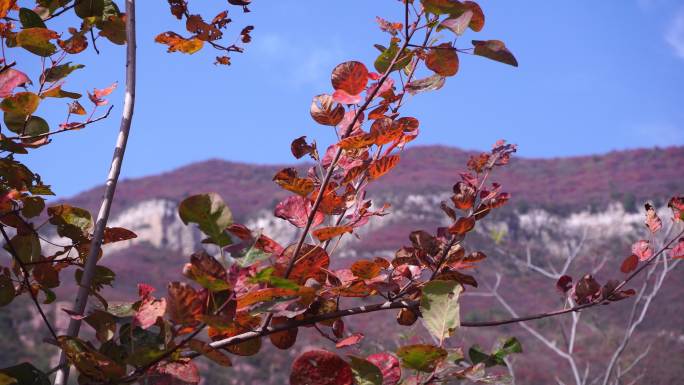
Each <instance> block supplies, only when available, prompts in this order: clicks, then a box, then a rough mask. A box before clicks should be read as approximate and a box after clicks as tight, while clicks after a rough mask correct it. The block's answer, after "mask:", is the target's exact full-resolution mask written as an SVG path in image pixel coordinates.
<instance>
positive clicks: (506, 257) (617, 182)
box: [65, 146, 684, 384]
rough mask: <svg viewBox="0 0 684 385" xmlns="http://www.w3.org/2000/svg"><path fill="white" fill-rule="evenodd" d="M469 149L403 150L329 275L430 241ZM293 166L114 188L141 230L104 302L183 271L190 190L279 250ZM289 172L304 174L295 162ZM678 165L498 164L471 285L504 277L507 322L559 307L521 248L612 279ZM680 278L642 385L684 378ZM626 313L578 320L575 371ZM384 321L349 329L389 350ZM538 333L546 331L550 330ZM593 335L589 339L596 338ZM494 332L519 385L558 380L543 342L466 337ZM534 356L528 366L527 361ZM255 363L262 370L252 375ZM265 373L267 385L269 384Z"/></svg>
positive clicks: (619, 158) (122, 218)
mask: <svg viewBox="0 0 684 385" xmlns="http://www.w3.org/2000/svg"><path fill="white" fill-rule="evenodd" d="M473 154H474V153H473V152H469V151H462V150H459V149H455V148H449V147H443V146H423V147H413V148H410V149H408V150H406V151H404V152H403V153H402V154H401V156H402V161H401V162H400V164H399V166H397V167H396V168H395V169H394V170H392V172H391V173H389V174H388V175H386V176H384V177H382V178H381V179H379V180H378V181H377V182H375V183H374V184H373V185H371V187H370V188H369V190H368V195H367V197H368V198H370V199H372V200H373V202H374V203H375V204H379V205H382V204H383V203H389V204H390V205H391V207H390V212H391V215H388V216H386V217H382V218H377V219H373V220H372V221H371V223H369V225H368V226H366V227H365V228H364V229H363V230H362V231H360V232H359V233H358V234H356V235H357V238H355V237H349V236H348V237H346V238H345V239H344V241H343V242H341V244H340V246H339V248H338V250H339V251H338V252H337V254H336V257H335V260H336V261H337V262H336V263H337V266H339V265H342V264H345V265H346V264H348V263H349V260H350V259H353V258H358V257H362V256H365V257H368V256H376V255H380V256H385V257H389V258H391V256H392V255H393V252H394V251H395V250H397V249H398V248H399V247H401V246H402V245H406V244H409V241H408V235H409V234H410V232H411V231H413V230H416V229H424V230H427V231H429V232H434V230H435V229H436V227H438V226H440V225H444V224H445V223H446V221H445V216H444V214H443V213H442V211H441V210H440V208H439V202H440V201H441V200H443V199H445V198H447V197H448V196H449V194H450V191H451V186H452V185H453V184H454V183H455V182H456V181H457V180H458V179H459V172H461V171H463V170H464V169H465V164H466V162H467V160H468V158H469V157H470V156H471V155H473ZM291 166H292V165H250V164H244V163H235V162H228V161H223V160H216V159H215V160H208V161H205V162H200V163H194V164H191V165H188V166H185V167H181V168H179V169H176V170H173V171H170V172H167V173H163V174H159V175H154V176H148V177H143V178H136V179H129V180H123V181H121V182H120V183H119V186H118V188H117V195H116V199H115V201H114V206H113V210H112V216H111V218H112V219H111V221H110V225H111V226H123V227H126V228H129V229H131V230H133V231H134V232H135V233H137V234H138V238H136V239H134V240H131V241H127V242H121V243H118V244H115V245H111V246H107V247H106V248H105V259H104V264H105V265H107V266H109V267H111V268H112V269H113V270H114V271H115V272H116V273H117V283H116V284H115V287H114V289H113V290H110V294H111V295H112V296H113V297H115V298H119V299H125V298H128V299H130V298H131V297H132V296H134V295H135V293H134V290H135V285H136V284H137V283H138V282H146V283H150V284H152V285H153V286H156V287H158V288H160V289H161V288H164V287H165V284H166V282H168V281H171V280H180V279H182V277H181V274H180V270H181V267H182V264H183V263H184V262H185V261H186V260H187V257H188V255H189V254H190V253H192V252H193V251H195V250H197V249H198V248H201V247H202V244H201V243H200V240H201V236H200V234H199V233H198V232H197V230H195V229H194V228H193V227H187V226H184V225H183V224H182V222H181V221H180V219H179V218H178V215H177V204H178V202H180V201H181V200H182V199H183V198H185V197H187V196H188V195H191V194H196V193H203V192H209V191H215V192H218V193H219V194H220V195H221V196H222V197H223V198H224V200H225V201H226V202H227V203H228V205H229V206H230V208H231V210H232V211H233V214H234V217H235V218H236V221H238V222H240V223H244V224H245V225H247V226H248V227H250V228H251V229H259V228H261V229H263V231H264V233H265V234H267V235H269V236H271V237H272V238H274V239H276V240H277V241H279V242H280V243H281V244H284V245H286V244H289V243H291V242H292V241H293V239H294V236H295V235H296V234H293V232H292V228H291V227H290V226H289V225H288V224H287V222H285V221H283V220H281V219H278V218H275V217H273V214H272V212H273V208H274V207H275V205H276V204H277V203H278V202H279V201H280V200H282V199H284V198H285V197H287V196H288V195H289V193H287V192H286V191H284V190H282V189H280V188H279V187H278V186H277V185H276V184H275V183H273V182H272V181H271V179H272V178H273V175H274V174H275V173H276V172H277V171H278V170H280V169H282V168H284V167H291ZM294 167H297V168H299V169H302V170H303V169H305V168H306V164H297V165H294ZM683 170H684V147H668V148H653V149H638V150H628V151H615V152H611V153H608V154H604V155H592V156H580V157H569V158H554V159H527V158H514V159H513V160H512V161H511V163H510V165H509V166H507V167H504V168H502V169H501V170H500V171H497V172H496V173H495V174H494V175H492V177H491V180H493V181H497V182H499V183H501V184H502V185H503V190H504V191H507V192H509V193H511V195H512V200H511V203H510V205H508V206H507V207H506V208H505V209H503V210H501V211H500V212H499V213H496V214H492V215H491V216H490V217H488V218H487V219H485V220H484V221H483V222H482V223H483V224H482V225H479V224H478V229H477V232H476V234H475V237H474V239H472V240H468V244H467V247H468V248H478V249H481V250H482V251H484V252H485V254H487V255H488V256H489V258H488V259H487V263H486V264H484V265H483V267H482V268H481V269H480V270H481V271H476V272H475V276H476V277H477V279H478V280H482V282H489V283H493V282H494V280H495V277H494V274H493V272H494V271H498V272H500V273H501V274H502V275H503V277H504V282H503V283H502V285H501V288H502V292H504V293H505V295H506V296H507V297H509V299H510V303H511V304H512V305H513V306H514V307H515V308H516V309H517V311H518V313H521V314H527V313H534V312H540V311H544V310H548V309H555V308H557V307H558V295H557V293H556V292H555V288H554V283H555V282H553V281H549V280H548V279H547V280H544V279H543V277H541V279H540V277H539V276H538V275H535V274H534V273H533V272H532V271H530V269H526V268H524V266H523V265H524V263H523V264H521V263H520V259H519V258H522V259H523V260H524V258H525V255H526V253H530V254H531V255H533V256H534V257H533V258H534V259H533V261H534V262H535V263H539V264H541V265H544V266H547V265H549V264H550V265H562V264H563V261H564V260H565V256H566V255H567V253H568V252H573V250H574V251H577V252H578V253H579V256H578V257H577V260H576V263H573V267H572V268H571V269H570V270H569V271H568V272H569V273H570V274H572V275H573V276H574V277H576V278H579V277H580V276H581V274H583V273H585V272H587V271H591V270H592V269H594V268H597V270H596V273H595V275H596V276H597V279H599V278H600V279H602V280H603V281H605V280H607V279H608V278H615V276H616V275H618V274H619V272H618V267H619V264H620V263H621V261H622V259H623V258H624V257H625V256H627V255H628V254H629V252H630V251H629V247H630V243H631V242H632V241H634V240H636V239H639V238H643V237H645V232H644V226H643V213H642V210H643V203H644V202H645V201H647V200H651V201H653V202H654V204H655V205H656V206H657V207H660V210H661V211H660V213H661V217H662V218H663V220H664V221H665V219H666V218H669V217H670V214H668V213H667V210H666V209H665V208H664V207H663V206H664V204H665V202H666V201H667V199H668V198H669V197H670V196H672V195H674V194H681V193H683V192H684V178H682V175H683V174H682V172H683ZM102 191H103V187H101V186H100V187H96V188H93V189H91V190H88V191H85V192H83V193H82V194H79V195H77V196H75V197H72V198H69V199H66V200H65V201H66V202H69V203H70V204H72V205H75V206H80V207H84V208H87V209H90V210H91V211H93V212H96V211H97V210H96V209H97V207H98V205H99V201H100V197H101V194H102ZM665 222H667V221H665ZM578 245H579V246H578ZM573 248H575V249H573ZM514 256H517V257H518V259H516V258H514ZM601 266H603V268H600V267H601ZM681 277H682V272H681V268H680V269H679V270H675V271H673V272H672V273H671V276H670V277H669V280H668V281H667V282H666V284H665V285H664V287H663V290H662V293H661V295H659V297H658V298H657V299H656V301H655V303H654V306H653V307H652V313H653V312H656V313H658V312H660V313H661V314H664V313H667V316H666V317H661V316H660V315H659V314H655V315H654V314H650V315H649V320H648V322H647V323H645V324H644V325H643V328H642V329H643V330H641V334H640V337H638V338H637V337H635V341H637V342H638V343H639V344H642V343H645V344H648V343H651V344H653V348H652V350H651V351H652V353H651V354H650V355H649V356H648V357H647V358H646V359H645V361H644V363H645V364H646V365H648V366H647V368H648V369H647V373H648V375H649V376H650V377H648V378H650V381H649V382H648V383H649V384H666V383H675V382H676V381H677V380H678V379H680V378H681V376H682V375H684V369H682V368H680V366H681V365H679V364H678V363H677V359H676V358H674V357H677V356H679V357H682V354H684V334H683V333H682V328H681V326H680V325H681V324H682V322H683V321H684V316H683V315H682V314H683V313H682V311H681V310H684V306H683V304H682V302H681V300H679V299H678V297H677V293H678V292H680V290H681V289H684V285H683V284H682V279H681ZM476 292H477V291H476ZM624 302H627V301H624ZM461 308H462V311H463V312H464V315H463V317H464V318H468V319H491V318H505V317H506V316H508V314H507V313H506V312H505V311H503V310H502V308H501V307H500V306H499V305H498V304H497V303H496V302H495V301H493V300H491V299H480V298H479V297H469V296H466V297H464V299H463V304H462V306H461ZM628 313H629V305H628V304H623V303H619V304H617V305H615V306H612V307H611V308H609V309H597V310H595V311H594V310H592V313H591V314H590V315H588V316H586V317H585V318H584V320H585V321H584V322H586V329H587V330H582V336H585V334H586V335H587V336H593V337H592V338H593V339H590V338H589V337H586V340H583V341H582V344H581V345H580V346H578V351H580V352H579V353H578V354H581V355H582V358H583V359H584V360H585V361H586V362H592V365H594V368H596V367H599V368H600V367H601V366H602V365H605V361H606V357H605V354H606V352H607V351H608V352H610V350H606V349H608V348H610V347H611V346H614V345H615V344H616V341H617V338H618V337H619V335H620V332H621V331H622V327H623V325H624V322H625V321H624V320H625V319H626V317H627V315H628ZM392 317H393V316H392V315H387V314H386V315H382V316H378V318H373V319H374V320H379V321H374V322H368V320H369V319H370V318H369V317H365V318H364V317H362V318H361V321H355V322H360V323H356V324H352V325H358V326H360V325H362V324H363V326H364V328H365V329H368V333H367V334H370V335H371V336H376V337H379V338H380V340H381V341H383V343H384V344H386V345H388V344H389V345H388V346H389V347H392V346H394V344H395V343H396V342H395V341H394V338H392V337H391V335H390V336H388V335H387V332H386V330H385V328H386V327H387V326H388V325H392V327H394V326H393V324H394V321H393V320H392ZM583 325H584V324H583ZM540 327H542V328H544V330H546V331H547V332H549V333H552V334H553V333H554V330H553V326H552V325H551V324H549V323H546V324H543V325H542V326H540ZM393 330H396V331H397V332H400V331H401V330H400V329H398V328H397V329H393ZM597 330H599V331H600V333H598V336H597V332H596V331H597ZM503 332H505V333H508V334H514V335H519V336H521V337H523V344H524V345H525V346H527V347H530V348H526V351H527V352H528V354H527V355H524V356H523V357H522V358H519V359H516V363H515V364H514V367H516V369H518V368H519V372H516V375H517V376H518V378H519V380H520V382H519V383H521V384H546V383H551V382H554V381H555V380H554V378H553V377H550V374H549V373H551V372H550V371H549V370H550V367H553V366H559V367H562V369H559V373H563V375H562V376H561V377H563V378H564V376H566V374H567V373H569V372H568V370H567V368H566V367H564V365H566V364H567V363H566V362H565V361H564V360H558V359H557V358H554V355H553V353H550V354H547V353H549V351H548V350H545V349H547V348H546V347H545V346H544V345H542V344H539V343H538V342H537V341H536V340H534V339H533V338H528V337H529V336H528V335H527V333H526V332H525V331H524V330H522V329H521V328H519V327H517V326H509V327H505V328H499V329H490V330H486V331H483V332H479V333H471V332H469V331H466V332H464V335H466V336H470V337H472V338H473V339H474V340H477V341H481V343H483V344H485V345H490V344H491V343H492V341H493V339H494V338H495V337H496V336H497V335H500V334H501V333H503ZM555 333H556V334H557V330H556V332H555ZM308 334H309V336H308V337H306V339H304V342H303V345H306V344H309V343H311V344H318V345H322V344H325V341H321V340H320V338H318V339H317V337H316V336H315V334H312V333H308ZM556 337H557V338H561V337H560V336H558V335H556ZM556 337H554V338H556ZM370 338H373V337H370ZM370 338H369V339H370ZM414 338H415V337H414ZM459 338H463V337H459ZM464 340H465V341H467V339H464ZM312 341H313V342H312ZM606 341H607V342H606ZM604 342H605V343H604ZM594 345H596V346H594ZM369 346H370V345H369ZM327 348H328V349H330V348H331V347H330V346H327ZM268 354H271V356H269V357H273V356H272V355H273V354H280V355H282V354H283V353H280V352H279V353H275V352H273V351H271V352H270V353H268ZM289 354H290V355H292V354H293V353H289ZM630 354H631V353H630ZM287 357H289V356H287ZM535 359H537V360H539V361H538V362H537V363H535V362H534V361H533V360H535ZM255 360H258V361H255ZM283 360H284V361H283ZM288 360H289V358H288V359H279V360H272V361H268V363H265V361H264V359H263V358H252V359H248V360H246V361H245V362H247V364H244V365H243V366H240V367H239V368H238V367H236V368H235V369H234V370H236V371H237V372H239V373H242V374H241V376H246V377H244V378H246V379H244V378H243V379H242V380H238V379H237V378H240V376H231V377H232V378H234V380H231V381H232V382H231V383H233V384H242V383H244V384H249V383H253V384H262V383H263V384H277V383H284V382H283V381H285V380H284V379H283V378H281V377H282V373H283V372H286V370H284V369H283V367H282V365H288V362H289V361H288ZM255 365H266V366H267V368H266V369H264V371H260V370H255ZM582 370H583V369H582ZM265 373H266V374H265ZM264 376H265V377H264ZM269 376H273V377H271V379H268V378H269ZM278 376H281V377H278ZM569 379H570V377H568V378H567V380H569ZM566 383H569V382H566Z"/></svg>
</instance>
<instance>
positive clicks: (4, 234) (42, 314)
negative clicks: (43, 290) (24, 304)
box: [0, 224, 57, 339]
mask: <svg viewBox="0 0 684 385" xmlns="http://www.w3.org/2000/svg"><path fill="white" fill-rule="evenodd" d="M0 231H1V232H2V237H3V238H4V239H5V243H6V244H7V248H8V249H9V252H10V254H12V258H13V259H14V260H15V261H16V262H17V264H18V265H19V267H20V268H21V272H22V274H23V276H24V286H26V291H28V293H29V295H30V296H31V299H32V300H33V303H34V304H35V305H36V309H38V313H40V317H41V318H42V319H43V322H44V323H45V326H47V328H48V330H50V334H52V338H55V339H57V333H56V332H55V329H54V328H53V327H52V324H50V321H49V320H48V318H47V316H46V315H45V312H44V311H43V308H42V307H41V306H40V302H38V298H37V297H36V295H35V294H34V293H33V290H31V282H30V281H29V276H30V275H29V272H28V269H27V268H26V265H25V264H24V262H23V261H22V260H21V259H20V258H19V254H18V253H17V250H16V249H15V248H14V245H13V244H12V242H11V241H10V238H9V236H8V235H7V232H6V231H5V226H4V225H1V224H0Z"/></svg>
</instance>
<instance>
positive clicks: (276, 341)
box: [268, 317, 299, 350]
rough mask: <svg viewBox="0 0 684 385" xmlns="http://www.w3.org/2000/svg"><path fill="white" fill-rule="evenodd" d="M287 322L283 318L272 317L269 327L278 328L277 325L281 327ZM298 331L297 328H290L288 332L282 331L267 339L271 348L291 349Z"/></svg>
mask: <svg viewBox="0 0 684 385" xmlns="http://www.w3.org/2000/svg"><path fill="white" fill-rule="evenodd" d="M287 322H288V319H287V318H285V317H274V318H273V319H272V320H271V325H273V326H278V325H283V324H286V323H287ZM298 330H299V329H297V328H292V329H289V330H284V331H281V332H277V333H273V334H271V335H269V336H268V338H269V339H270V340H271V343H272V344H273V346H275V347H276V348H278V349H283V350H287V349H289V348H291V347H292V346H293V345H294V344H295V342H296V341H297V331H298Z"/></svg>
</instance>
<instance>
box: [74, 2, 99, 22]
mask: <svg viewBox="0 0 684 385" xmlns="http://www.w3.org/2000/svg"><path fill="white" fill-rule="evenodd" d="M74 11H76V16H78V17H80V18H81V19H85V18H87V17H93V16H96V17H102V15H103V14H104V11H105V1H104V0H80V1H77V2H76V6H75V7H74Z"/></svg>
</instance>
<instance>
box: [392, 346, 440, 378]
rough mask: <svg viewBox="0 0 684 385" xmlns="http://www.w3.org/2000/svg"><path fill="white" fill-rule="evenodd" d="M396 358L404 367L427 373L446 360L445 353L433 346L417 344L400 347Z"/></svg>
mask: <svg viewBox="0 0 684 385" xmlns="http://www.w3.org/2000/svg"><path fill="white" fill-rule="evenodd" d="M397 356H399V358H400V359H401V364H402V365H404V366H405V367H407V368H409V369H414V370H418V371H420V372H427V373H429V372H432V371H433V370H435V368H436V367H437V365H438V364H439V363H440V362H442V361H443V360H444V359H445V358H446V356H447V351H446V350H444V349H442V348H440V347H437V346H433V345H427V344H418V345H408V346H402V347H401V348H399V350H397Z"/></svg>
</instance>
